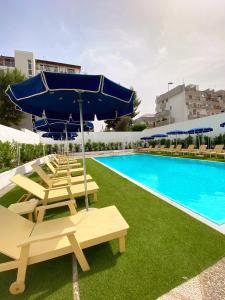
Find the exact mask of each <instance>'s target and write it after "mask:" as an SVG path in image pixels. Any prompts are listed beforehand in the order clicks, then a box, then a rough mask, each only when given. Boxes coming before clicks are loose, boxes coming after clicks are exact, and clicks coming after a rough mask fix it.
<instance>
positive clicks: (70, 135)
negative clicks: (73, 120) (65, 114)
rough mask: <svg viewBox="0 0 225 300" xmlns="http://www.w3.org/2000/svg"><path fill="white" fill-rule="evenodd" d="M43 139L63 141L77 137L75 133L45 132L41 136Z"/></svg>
mask: <svg viewBox="0 0 225 300" xmlns="http://www.w3.org/2000/svg"><path fill="white" fill-rule="evenodd" d="M42 137H43V138H51V139H54V140H59V141H65V140H67V139H68V140H75V138H76V137H77V133H76V132H68V133H67V134H66V133H65V132H46V133H44V134H43V135H42Z"/></svg>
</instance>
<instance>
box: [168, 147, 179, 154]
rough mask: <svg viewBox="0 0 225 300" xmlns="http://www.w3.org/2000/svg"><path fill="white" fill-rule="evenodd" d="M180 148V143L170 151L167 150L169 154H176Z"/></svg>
mask: <svg viewBox="0 0 225 300" xmlns="http://www.w3.org/2000/svg"><path fill="white" fill-rule="evenodd" d="M181 150H182V145H181V144H178V145H177V146H176V147H175V148H174V149H172V150H171V151H168V152H169V153H170V154H178V155H179V153H180V151H181Z"/></svg>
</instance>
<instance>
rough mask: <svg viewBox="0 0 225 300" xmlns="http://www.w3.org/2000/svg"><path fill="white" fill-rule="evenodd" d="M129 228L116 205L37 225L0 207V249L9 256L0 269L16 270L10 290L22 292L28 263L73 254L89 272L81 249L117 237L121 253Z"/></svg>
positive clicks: (83, 268) (2, 270) (84, 269)
mask: <svg viewBox="0 0 225 300" xmlns="http://www.w3.org/2000/svg"><path fill="white" fill-rule="evenodd" d="M128 229H129V225H128V224H127V223H126V221H125V220H124V218H123V217H122V216H121V214H120V212H119V211H118V209H117V208H116V207H115V206H109V207H104V208H101V209H96V210H92V211H89V212H80V213H78V214H76V215H73V216H69V217H64V218H59V219H54V220H50V221H46V222H43V223H38V224H35V223H33V222H31V221H29V220H27V219H25V218H23V217H21V216H19V215H17V214H15V213H14V212H11V211H10V210H8V209H7V208H5V207H3V206H0V236H1V239H0V252H1V253H3V254H4V255H6V256H7V257H9V258H11V259H12V260H11V261H8V262H5V263H1V264H0V272H4V271H8V270H12V269H17V278H16V281H15V282H13V283H12V284H11V286H10V289H9V291H10V293H12V294H20V293H23V292H24V290H25V280H26V271H27V267H28V265H32V264H35V263H38V262H43V261H47V260H49V259H53V258H56V257H60V256H62V255H66V254H69V253H74V255H75V257H76V258H77V260H78V262H79V264H80V266H81V269H82V270H83V271H88V270H89V269H90V267H89V264H88V262H87V260H86V257H85V255H84V253H83V249H85V248H89V247H92V246H94V245H98V244H101V243H105V242H108V241H111V240H114V239H118V240H119V251H120V252H121V253H123V252H125V236H126V234H127V230H128ZM39 275H40V276H41V274H39ZM40 276H39V277H40Z"/></svg>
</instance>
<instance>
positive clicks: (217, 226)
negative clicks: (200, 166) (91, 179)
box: [91, 154, 225, 235]
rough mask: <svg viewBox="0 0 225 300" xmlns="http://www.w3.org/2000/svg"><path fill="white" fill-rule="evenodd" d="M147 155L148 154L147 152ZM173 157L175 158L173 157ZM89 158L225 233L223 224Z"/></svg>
mask: <svg viewBox="0 0 225 300" xmlns="http://www.w3.org/2000/svg"><path fill="white" fill-rule="evenodd" d="M147 155H148V154H147ZM160 156H163V155H160ZM174 158H175V157H174ZM178 158H179V157H178ZM91 159H92V160H94V161H95V162H97V163H99V164H101V165H103V166H104V167H106V168H108V169H109V170H111V171H113V172H115V173H116V174H118V175H120V176H121V177H123V178H125V179H127V180H129V181H130V182H132V183H134V184H135V185H137V186H139V187H141V188H142V189H144V190H146V191H147V192H149V193H151V194H152V195H154V196H156V197H158V198H160V199H161V200H163V201H165V202H167V203H169V204H170V205H172V206H174V207H176V208H177V209H180V210H181V211H183V212H184V213H186V214H188V215H189V216H191V217H192V218H195V219H197V220H198V221H200V222H202V223H204V224H205V225H207V226H209V227H211V228H212V229H215V230H216V231H218V232H220V233H222V234H224V235H225V224H222V225H218V224H216V223H213V222H212V221H210V220H209V219H207V218H205V217H203V216H201V215H199V214H197V213H195V212H194V211H192V210H190V209H188V208H186V207H184V206H182V205H181V204H179V203H177V202H175V201H173V200H171V199H169V198H168V197H166V196H164V195H162V194H160V193H158V192H156V191H154V190H153V189H151V188H148V187H146V186H145V185H143V184H141V183H139V182H138V181H136V180H134V179H132V178H130V177H129V176H127V175H125V174H123V173H121V172H119V171H117V170H115V169H114V168H112V167H109V166H107V165H106V164H104V163H102V162H100V161H98V160H97V159H95V158H94V157H91ZM202 161H204V160H202ZM212 162H213V161H212Z"/></svg>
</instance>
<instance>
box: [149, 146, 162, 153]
mask: <svg viewBox="0 0 225 300" xmlns="http://www.w3.org/2000/svg"><path fill="white" fill-rule="evenodd" d="M159 149H160V145H155V147H154V148H152V149H151V150H150V151H151V152H155V151H158V150H159Z"/></svg>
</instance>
